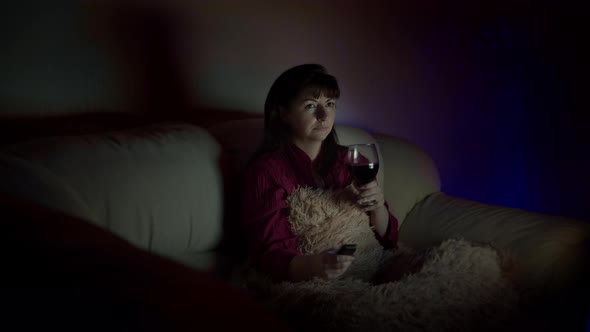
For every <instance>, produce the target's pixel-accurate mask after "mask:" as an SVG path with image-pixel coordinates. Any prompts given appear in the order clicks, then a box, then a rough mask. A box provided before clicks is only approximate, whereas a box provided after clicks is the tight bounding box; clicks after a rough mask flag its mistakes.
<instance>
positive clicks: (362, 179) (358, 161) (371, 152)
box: [346, 143, 379, 206]
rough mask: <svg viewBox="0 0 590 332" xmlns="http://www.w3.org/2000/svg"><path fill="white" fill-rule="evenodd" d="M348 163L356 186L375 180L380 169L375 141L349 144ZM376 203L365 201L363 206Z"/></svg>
mask: <svg viewBox="0 0 590 332" xmlns="http://www.w3.org/2000/svg"><path fill="white" fill-rule="evenodd" d="M346 163H347V165H348V169H349V170H350V174H351V175H352V177H353V179H354V185H355V186H362V185H365V184H367V183H369V182H371V181H373V180H375V178H376V177H377V172H378V171H379V154H378V153H377V146H376V145H375V144H374V143H369V144H352V145H349V146H348V158H347V161H346ZM375 204H377V201H370V202H366V203H364V204H363V206H371V205H375Z"/></svg>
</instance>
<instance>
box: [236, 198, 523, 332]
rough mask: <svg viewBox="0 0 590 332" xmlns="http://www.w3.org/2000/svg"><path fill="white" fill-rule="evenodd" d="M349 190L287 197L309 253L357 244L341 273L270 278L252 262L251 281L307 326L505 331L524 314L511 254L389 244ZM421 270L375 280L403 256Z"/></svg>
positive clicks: (461, 246) (457, 244) (450, 244)
mask: <svg viewBox="0 0 590 332" xmlns="http://www.w3.org/2000/svg"><path fill="white" fill-rule="evenodd" d="M349 195H350V191H348V190H346V189H345V190H341V191H323V190H313V189H308V188H298V189H297V190H295V191H294V192H293V193H292V194H291V196H290V197H288V199H287V203H288V207H289V210H290V211H289V216H290V217H289V218H290V219H289V222H290V224H291V226H292V229H293V231H294V233H295V234H296V235H297V236H298V238H299V241H300V242H299V250H300V252H301V253H302V254H304V255H309V254H315V253H318V252H321V251H323V250H325V249H327V248H330V247H338V246H340V245H342V244H344V243H356V244H357V251H356V253H355V261H354V262H353V263H352V265H351V266H350V268H349V269H348V271H347V272H346V273H345V274H344V275H343V276H342V277H340V278H339V279H336V280H332V281H327V280H322V279H319V278H318V279H314V280H310V281H304V282H297V283H294V282H281V283H274V284H273V283H270V282H269V279H268V278H267V277H265V276H262V275H260V274H258V273H257V272H256V271H255V270H254V269H248V271H249V272H248V276H247V277H246V281H247V284H246V286H247V287H249V288H251V289H253V290H255V291H256V293H257V294H258V295H259V296H263V297H264V298H265V299H266V300H267V303H268V304H269V305H270V306H271V308H272V309H274V310H276V311H278V312H279V313H280V314H281V315H283V316H284V317H285V318H287V320H288V321H290V322H291V324H293V326H294V327H296V328H297V329H301V330H321V331H332V330H334V331H476V330H505V329H507V328H508V327H509V325H510V323H511V322H512V318H513V317H515V315H516V314H517V307H518V306H517V303H518V295H517V292H516V290H515V289H514V288H513V287H512V285H511V283H510V282H509V278H508V277H507V273H506V272H507V269H506V267H507V266H509V255H506V254H505V253H502V252H500V251H498V250H496V249H494V248H493V247H492V246H490V245H486V244H475V243H471V242H468V241H465V240H462V239H449V240H447V241H445V242H443V243H442V244H440V245H439V246H436V247H433V248H430V250H428V251H425V252H420V253H418V252H416V251H414V250H412V249H411V248H407V247H405V246H403V244H400V246H399V248H398V249H396V250H394V251H392V250H383V248H382V247H381V245H380V244H379V243H378V241H377V240H376V238H375V235H374V232H373V229H371V227H370V224H369V219H368V216H367V214H366V213H364V212H363V211H362V210H360V209H359V208H357V207H356V206H355V205H354V204H353V203H352V199H350V197H349ZM404 257H405V258H408V257H409V258H411V259H414V258H417V259H419V260H420V261H422V262H423V265H422V267H421V269H420V270H418V271H417V272H416V273H413V274H407V275H405V276H403V277H402V278H401V279H399V280H397V281H394V282H385V283H379V284H377V283H375V282H374V280H375V278H376V276H378V275H381V276H383V275H385V276H386V275H387V269H388V268H389V267H390V266H392V265H395V263H396V262H397V261H399V260H400V259H401V258H404Z"/></svg>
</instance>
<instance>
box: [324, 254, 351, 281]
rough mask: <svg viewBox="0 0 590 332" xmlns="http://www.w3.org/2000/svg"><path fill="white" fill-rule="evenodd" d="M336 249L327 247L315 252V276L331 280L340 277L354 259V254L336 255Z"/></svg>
mask: <svg viewBox="0 0 590 332" xmlns="http://www.w3.org/2000/svg"><path fill="white" fill-rule="evenodd" d="M337 251H338V250H337V249H334V248H332V249H328V250H325V251H323V252H321V253H319V254H316V255H315V256H316V260H317V265H316V266H317V272H316V273H315V275H316V276H319V277H321V278H324V279H328V280H332V279H336V278H338V277H340V276H341V275H343V274H344V272H346V270H348V267H349V266H350V264H352V262H353V261H354V256H348V255H337V254H336V252H337Z"/></svg>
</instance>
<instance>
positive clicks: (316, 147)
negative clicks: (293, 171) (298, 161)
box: [293, 141, 322, 162]
mask: <svg viewBox="0 0 590 332" xmlns="http://www.w3.org/2000/svg"><path fill="white" fill-rule="evenodd" d="M293 144H295V145H296V146H297V147H298V148H300V149H301V150H303V152H305V153H306V154H307V156H308V157H309V159H311V161H312V162H314V161H315V160H316V159H317V157H318V155H319V154H320V150H321V149H322V142H308V143H304V142H297V141H294V142H293Z"/></svg>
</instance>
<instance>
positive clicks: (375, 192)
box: [357, 188, 383, 198]
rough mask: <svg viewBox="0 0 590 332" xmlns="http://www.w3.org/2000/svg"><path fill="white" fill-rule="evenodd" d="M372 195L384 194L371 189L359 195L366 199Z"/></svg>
mask: <svg viewBox="0 0 590 332" xmlns="http://www.w3.org/2000/svg"><path fill="white" fill-rule="evenodd" d="M371 195H383V192H382V191H381V190H379V189H377V188H373V189H369V190H367V191H363V192H361V193H359V194H358V195H357V197H359V198H365V197H368V196H371Z"/></svg>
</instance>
